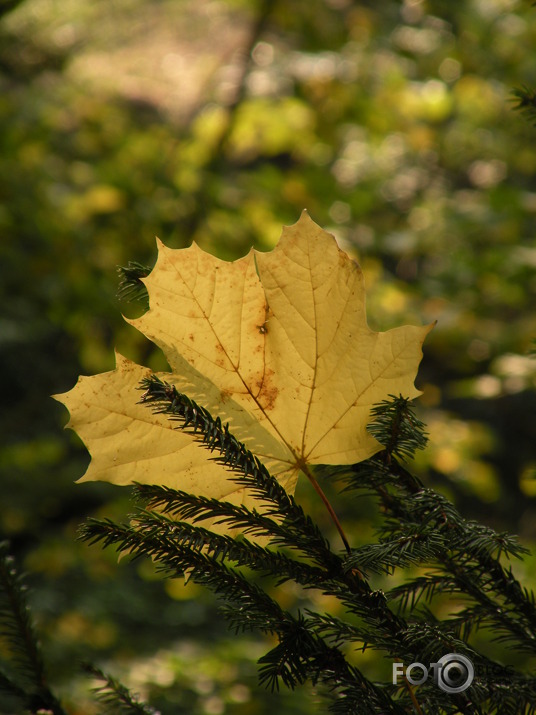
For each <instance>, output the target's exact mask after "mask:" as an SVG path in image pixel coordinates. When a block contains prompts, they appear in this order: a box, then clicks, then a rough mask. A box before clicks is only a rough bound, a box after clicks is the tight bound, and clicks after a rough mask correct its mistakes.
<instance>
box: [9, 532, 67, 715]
mask: <svg viewBox="0 0 536 715" xmlns="http://www.w3.org/2000/svg"><path fill="white" fill-rule="evenodd" d="M25 590H26V587H25V585H24V583H23V580H22V578H21V576H20V575H19V574H18V572H17V570H16V568H15V566H14V561H13V558H12V557H11V556H10V555H9V553H8V544H7V542H5V541H4V542H2V543H0V708H1V710H0V712H13V713H15V712H22V710H23V709H24V710H26V711H28V712H31V713H37V712H38V711H46V712H47V713H52V715H64V711H63V709H62V707H61V705H60V703H59V701H58V700H57V699H56V697H55V696H54V695H53V693H52V692H51V690H50V688H49V686H48V683H47V679H46V676H45V671H44V666H43V659H42V656H41V652H40V648H39V644H38V641H37V636H36V634H35V631H34V627H33V624H32V619H31V616H30V611H29V609H28V606H27V604H26V599H25V596H24V592H25ZM7 707H9V708H10V710H4V708H7Z"/></svg>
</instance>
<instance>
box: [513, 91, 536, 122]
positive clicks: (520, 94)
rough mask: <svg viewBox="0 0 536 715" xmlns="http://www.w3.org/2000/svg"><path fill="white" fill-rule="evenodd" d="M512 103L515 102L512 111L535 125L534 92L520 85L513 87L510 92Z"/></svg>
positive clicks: (535, 104)
mask: <svg viewBox="0 0 536 715" xmlns="http://www.w3.org/2000/svg"><path fill="white" fill-rule="evenodd" d="M511 94H512V98H511V101H512V102H517V104H516V105H515V106H514V109H515V110H516V111H518V112H521V113H522V114H524V115H525V116H526V118H527V119H528V120H529V121H530V122H531V123H532V124H533V126H534V125H536V90H534V89H532V88H531V87H528V86H527V85H521V86H520V87H515V88H514V89H513V90H512V92H511Z"/></svg>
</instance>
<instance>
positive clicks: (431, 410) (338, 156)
mask: <svg viewBox="0 0 536 715" xmlns="http://www.w3.org/2000/svg"><path fill="white" fill-rule="evenodd" d="M0 12H2V13H3V15H2V16H1V18H0V90H1V91H0V97H1V100H0V155H1V156H2V161H1V162H0V275H1V279H2V281H1V284H2V287H3V304H2V321H1V323H0V359H1V363H2V370H1V373H0V375H1V377H0V380H1V383H0V391H1V394H2V404H3V406H4V410H3V411H2V416H1V418H0V419H1V422H0V428H1V429H0V434H1V435H2V447H1V451H0V470H1V473H0V480H1V487H2V499H1V505H0V530H1V532H2V535H3V536H7V537H8V538H10V539H11V540H12V543H13V544H14V547H15V550H16V551H17V553H18V554H19V555H20V556H21V558H22V559H23V560H24V564H25V567H26V568H27V569H28V570H30V571H32V572H33V573H34V574H35V575H34V576H33V581H34V583H35V584H36V585H38V586H39V589H40V598H39V603H38V604H37V608H38V613H39V618H40V622H41V624H42V626H43V629H44V631H43V632H44V636H45V640H46V641H47V643H48V648H49V650H50V651H51V652H50V655H51V656H52V658H53V663H54V664H55V667H56V677H57V678H58V679H59V680H60V681H62V682H63V687H64V689H65V690H66V691H67V692H71V691H72V692H74V691H75V690H76V687H78V686H77V684H76V679H73V675H72V667H71V662H72V659H73V653H75V652H76V651H77V649H79V650H81V651H84V652H85V656H86V658H87V657H88V655H91V653H89V654H88V652H87V651H88V650H91V649H93V650H94V651H95V652H96V653H97V654H99V655H101V656H103V655H108V656H110V657H113V658H114V659H117V658H118V653H120V654H121V656H122V657H124V659H125V664H126V665H125V668H126V669H127V670H130V672H131V673H132V669H133V668H134V666H133V662H134V660H136V659H134V660H133V652H134V651H135V649H137V648H139V643H140V638H141V640H142V641H143V642H144V643H145V644H146V649H147V653H150V652H151V650H152V648H153V645H154V642H157V641H158V637H159V636H160V635H163V634H164V633H166V632H168V629H169V624H170V623H173V624H177V623H180V624H182V625H181V627H182V628H184V629H186V632H187V631H188V623H191V622H193V620H195V618H197V619H198V620H199V622H200V623H201V624H204V625H205V626H206V632H207V634H209V633H210V634H211V638H213V634H214V633H219V632H224V627H222V626H221V625H220V624H219V623H218V622H217V620H216V618H215V615H214V610H213V605H212V602H211V600H210V598H209V597H208V595H202V594H201V593H200V592H195V591H192V592H188V591H185V590H184V589H183V588H182V586H181V587H180V589H179V588H177V590H176V591H174V592H173V593H172V595H173V596H174V597H177V595H178V596H179V597H180V598H184V597H185V596H186V595H191V596H192V600H188V599H186V600H185V601H181V602H178V601H170V600H169V599H168V598H167V597H166V595H165V594H164V593H163V587H162V586H161V584H160V582H159V581H155V580H152V579H153V576H152V575H151V573H150V567H148V566H147V565H145V566H136V565H134V566H133V567H131V566H129V567H126V566H124V567H123V566H122V567H121V569H119V571H120V572H121V574H122V575H121V579H124V581H122V580H120V579H119V575H118V569H117V565H116V563H115V560H114V558H113V556H111V555H108V554H106V553H105V554H101V553H100V551H98V550H96V549H95V550H94V551H93V550H91V549H88V548H87V547H86V546H81V545H79V544H76V542H75V532H76V527H77V525H78V524H79V523H80V521H82V520H83V518H84V517H85V516H87V514H88V513H90V512H92V513H98V511H99V509H100V508H101V505H102V504H104V503H106V504H107V505H108V506H107V507H106V515H107V516H111V517H113V516H114V515H115V513H116V514H117V515H122V514H123V513H124V512H125V511H127V510H128V508H129V506H128V504H126V503H125V499H126V497H125V496H124V495H123V494H120V495H117V492H116V491H114V490H113V488H112V487H109V486H108V485H99V484H94V485H84V486H83V487H82V486H80V487H73V484H72V482H73V481H74V480H75V479H76V478H77V477H78V476H79V475H80V474H81V473H82V472H83V471H84V466H85V464H86V460H87V455H86V454H85V451H84V450H83V449H82V448H81V446H80V445H79V443H78V442H77V441H76V440H75V438H73V437H72V436H70V435H69V434H68V433H64V432H63V431H62V430H61V424H62V420H64V419H65V418H64V416H63V412H62V409H61V408H60V407H59V406H56V405H54V403H53V402H52V401H49V400H48V397H47V396H48V395H49V394H52V393H55V392H61V391H63V390H66V389H68V388H69V387H70V386H72V384H73V383H74V381H75V379H76V376H77V375H78V374H79V373H83V374H94V373H97V372H100V371H103V370H107V369H111V368H112V367H113V365H112V359H113V358H112V353H113V351H112V347H113V346H114V345H118V347H119V349H120V350H121V352H124V353H125V354H127V355H128V356H129V357H130V358H132V359H134V360H136V361H138V362H141V363H144V364H149V365H150V366H151V367H154V368H155V369H162V368H163V367H164V365H163V364H162V362H161V358H160V357H159V356H158V355H156V354H153V353H152V352H151V349H150V346H148V345H147V344H146V343H145V342H142V341H141V340H140V338H139V337H138V335H137V334H136V331H133V330H132V329H130V328H129V327H128V326H126V325H124V323H123V321H122V320H121V318H120V315H119V313H120V310H124V311H125V312H127V313H128V315H129V316H133V315H134V311H135V310H136V308H133V307H132V306H129V305H119V304H118V303H117V301H116V298H115V291H116V279H115V274H114V271H115V266H116V265H117V264H126V263H127V262H128V261H129V260H137V261H140V262H141V263H144V264H147V265H151V264H152V263H153V262H154V260H155V257H156V254H155V249H154V235H155V234H157V235H159V236H160V238H162V239H163V240H164V241H165V242H166V243H167V244H168V245H172V246H174V247H182V246H186V245H188V244H189V242H190V240H191V239H192V238H195V239H196V240H197V241H198V242H199V243H200V244H201V245H202V247H203V248H205V249H206V250H211V251H214V252H216V253H217V254H218V255H220V256H221V257H222V258H235V257H238V256H240V255H243V254H244V253H245V252H246V251H247V250H248V249H249V247H250V246H251V245H252V244H253V245H255V246H256V247H258V248H260V249H266V248H270V247H272V246H273V245H274V243H275V242H276V241H277V238H278V236H279V232H280V226H281V224H285V223H286V224H290V223H293V222H294V221H295V220H296V219H297V217H298V216H299V214H300V212H301V210H302V209H303V208H304V207H307V208H308V210H309V212H310V214H311V216H312V217H313V218H314V219H315V221H317V222H318V223H319V224H321V225H323V226H326V228H329V229H330V230H332V231H333V232H334V233H335V234H336V236H337V238H338V240H340V241H341V243H342V245H343V247H344V248H345V249H351V248H352V247H355V250H356V251H357V254H358V255H359V258H360V262H361V263H362V265H363V268H364V271H365V275H366V277H367V289H368V296H369V300H368V314H369V316H370V318H369V319H370V322H371V327H372V328H373V329H375V330H385V329H387V328H390V327H392V326H393V325H396V324H400V323H401V322H402V323H405V322H409V323H420V322H430V321H431V320H434V319H438V325H437V327H436V328H435V330H434V331H433V333H432V334H431V335H430V336H429V338H428V340H427V350H426V356H425V363H424V364H423V368H422V371H421V378H420V384H419V387H420V388H421V389H423V390H424V395H423V398H422V400H421V411H422V414H420V416H421V418H422V419H423V420H424V421H425V422H426V424H427V427H428V430H429V432H430V433H431V434H430V436H431V439H430V445H429V447H428V448H427V450H426V451H425V452H423V453H422V454H419V468H420V471H421V473H422V475H423V478H426V479H427V480H429V482H430V484H431V485H432V486H434V487H436V488H440V489H442V490H443V491H444V492H445V493H446V494H447V495H448V496H451V497H453V498H454V499H455V501H456V504H457V506H458V508H459V509H460V510H461V511H462V512H463V513H464V515H466V516H467V517H468V518H473V517H474V518H478V519H479V520H481V521H483V522H484V523H490V524H492V525H494V526H497V527H499V528H508V529H511V530H513V531H517V532H519V533H521V536H522V538H523V540H524V542H525V543H529V544H530V543H531V542H532V541H533V540H534V532H533V529H534V527H533V526H532V524H533V523H534V519H533V513H534V494H535V492H536V489H535V487H534V484H535V482H534V477H533V474H534V450H533V447H532V445H533V444H534V438H535V434H534V429H535V427H534V419H533V415H534V409H535V406H536V400H535V398H534V364H533V360H532V359H531V358H529V357H528V356H527V351H528V350H529V348H530V345H531V342H532V340H533V338H534V335H535V333H536V329H535V328H536V318H535V315H534V304H535V300H534V299H535V292H536V274H535V267H536V241H535V238H534V214H535V212H536V190H535V188H534V172H535V170H536V149H535V143H534V129H533V128H532V126H531V125H530V123H528V122H526V121H525V120H524V119H523V117H522V116H521V115H520V114H518V113H515V112H514V111H513V104H512V103H511V102H510V101H509V99H510V93H511V90H512V89H513V88H514V87H515V86H519V85H522V84H529V85H530V83H531V82H532V81H533V77H534V60H533V47H534V39H535V34H536V15H535V14H534V13H535V10H534V9H533V8H532V7H531V4H530V3H528V2H521V0H519V1H517V2H516V1H515V0H494V2H490V1H489V0H486V2H480V1H477V0H474V1H473V0H471V1H469V0H465V1H463V2H457V3H447V2H441V1H439V0H435V1H434V0H430V1H429V2H413V1H411V2H398V1H397V2H395V1H394V0H393V1H392V2H391V1H387V2H383V3H381V4H378V3H369V2H362V3H353V2H350V1H349V0H330V1H329V2H321V1H320V0H315V2H305V0H303V1H299V0H293V1H292V2H286V3H276V2H269V1H268V0H266V1H265V2H260V1H259V2H258V3H255V2H253V1H252V0H233V1H231V0H229V1H227V2H214V1H213V2H208V1H207V2H202V3H199V2H196V3H189V2H184V3H180V4H177V3H176V2H171V0H160V1H159V2H156V0H152V1H151V2H141V0H129V1H128V2H127V1H126V0H125V2H116V3H114V4H113V5H112V4H110V3H106V2H101V1H100V0H96V1H95V2H92V3H90V4H88V3H85V2H82V0H71V1H70V2H65V3H62V4H61V5H60V6H58V5H57V4H51V3H48V2H46V1H45V0H23V2H20V3H18V5H16V4H15V3H7V4H6V3H3V4H0ZM138 310H141V308H139V309H138ZM305 492H306V490H304V492H303V493H302V495H301V496H302V498H304V499H305V498H306V494H305ZM298 496H299V497H300V494H298ZM335 499H336V497H335ZM111 500H115V501H114V504H115V506H113V507H110V506H109V504H110V501H111ZM364 511H365V510H364ZM110 512H114V513H110ZM343 512H344V510H343ZM341 516H342V518H344V513H343V514H342V515H341ZM364 517H365V515H364V514H363V520H362V522H361V523H360V526H359V528H360V533H361V534H364V535H365V538H366V531H367V528H368V529H370V531H372V529H373V525H372V524H370V525H369V526H368V527H367V526H366V524H367V521H366V520H365V518H364ZM354 518H355V516H354V512H352V519H354ZM319 519H320V520H321V519H322V516H321V515H319ZM136 568H138V569H139V571H140V572H141V575H142V578H141V579H140V575H139V573H137V571H136ZM524 568H526V569H527V570H528V571H530V570H531V562H530V561H526V562H525V566H524ZM88 583H90V584H91V588H88ZM133 594H135V595H133ZM294 597H295V594H290V595H289V598H294ZM147 599H149V600H150V601H151V602H152V603H154V604H155V612H156V611H158V615H159V618H156V615H155V616H154V619H153V620H151V621H150V622H149V623H147V621H146V620H145V619H146V618H147V613H146V603H147ZM158 599H161V600H160V601H159V600H158ZM158 603H162V604H163V605H162V608H159V607H158V605H157V604H158ZM185 604H186V605H185ZM95 624H98V626H95ZM134 632H136V634H137V637H136V638H133V634H134ZM49 636H50V638H49ZM52 636H54V638H52ZM218 642H220V641H218ZM244 642H246V641H244ZM221 643H222V644H223V645H221V646H219V645H218V648H220V647H221V648H222V651H221V652H224V653H227V652H229V653H230V652H231V651H232V653H233V658H234V659H235V660H233V662H234V663H235V665H236V670H235V674H234V675H233V674H231V675H229V680H228V681H225V679H223V680H222V678H223V676H221V673H220V672H219V671H218V668H217V667H216V665H215V663H216V662H218V659H219V661H221V657H220V656H218V659H215V660H214V659H213V655H212V653H211V652H209V651H206V652H204V655H199V656H198V657H199V660H200V662H202V663H203V667H202V668H201V670H203V672H204V673H208V674H209V675H208V676H207V677H206V678H205V679H204V680H203V682H202V683H198V685H197V686H196V687H197V690H196V689H195V688H194V689H192V686H191V682H192V680H191V678H190V679H188V678H186V679H185V687H186V689H187V690H188V689H189V690H188V693H189V695H188V698H190V699H188V698H186V699H185V700H184V702H187V703H188V707H189V708H190V710H189V712H195V708H197V710H198V711H199V712H209V711H211V708H212V712H216V710H217V708H218V707H221V703H222V702H223V703H224V705H225V707H227V708H228V711H229V712H231V713H234V712H237V713H240V712H244V711H245V710H244V709H245V708H246V707H252V706H251V696H250V697H249V700H247V698H246V693H245V691H244V690H242V691H240V690H233V688H234V687H235V685H236V683H235V681H234V678H235V677H236V678H237V679H238V682H239V684H240V683H242V685H243V686H244V687H246V688H247V687H249V686H248V685H244V682H249V683H250V684H253V683H254V682H255V668H254V666H250V665H249V664H248V663H249V660H248V653H247V652H246V651H247V649H248V648H250V649H251V650H254V649H255V647H256V646H255V643H254V642H252V643H251V644H250V645H245V646H244V650H243V651H240V652H238V653H237V650H233V649H240V646H239V645H238V644H237V643H238V642H233V643H231V644H227V645H225V642H224V641H221ZM181 647H185V646H184V642H182V643H181ZM196 647H197V646H196ZM66 649H67V650H66ZM69 649H71V650H70V651H69ZM214 650H215V651H216V650H217V648H215V649H214ZM261 650H262V649H261ZM177 652H182V651H180V648H178V650H177ZM112 654H113V655H112ZM137 655H139V653H138V654H137ZM162 657H163V656H162ZM136 658H137V656H136ZM140 658H141V660H143V656H140ZM147 658H148V660H147V661H145V663H146V665H147V663H148V662H152V663H154V661H151V660H150V659H149V656H147ZM163 658H164V657H163ZM164 660H165V658H164ZM171 660H172V656H171V654H170V655H169V658H168V660H166V661H165V662H166V666H165V667H164V666H163V665H161V666H159V667H157V666H154V670H153V671H151V673H152V674H151V675H150V676H143V677H142V676H140V682H142V684H143V688H147V689H149V690H153V691H159V692H160V691H164V690H165V688H164V686H162V685H159V684H158V682H157V681H158V677H157V675H155V673H160V674H161V673H162V672H164V671H165V672H166V673H168V678H171V677H172V676H171V675H169V673H170V672H171V673H175V675H173V677H178V676H177V675H176V671H177V669H175V670H174V669H173V668H168V665H169V662H170V661H171ZM179 660H180V659H179ZM185 662H188V658H186V659H185ZM136 663H137V664H139V660H136ZM211 664H212V665H211ZM181 667H182V668H183V669H184V668H185V667H186V666H185V665H184V662H183V663H182V665H181ZM371 667H373V665H371ZM147 668H149V666H147ZM159 668H160V669H159ZM149 670H150V668H149ZM136 672H139V671H136ZM248 674H249V675H248ZM242 676H243V677H244V678H245V680H240V678H242ZM226 677H227V676H226ZM248 677H249V678H250V681H248V680H247V678H248ZM151 678H152V680H151ZM162 679H163V680H165V678H163V676H162ZM136 682H137V681H136ZM196 682H197V681H196ZM147 683H150V684H149V685H147ZM229 693H231V694H232V693H234V695H230V694H229ZM237 693H238V694H237ZM240 693H242V695H240ZM235 696H236V698H238V700H236V698H235V700H234V701H233V700H232V698H233V697H235ZM73 697H74V696H73ZM162 698H164V696H162ZM240 698H246V700H244V701H243V702H242V704H241V703H240V702H238V701H239V700H240ZM153 702H155V700H154V698H153ZM255 702H256V701H255ZM292 702H293V705H292V706H290V705H289V706H288V707H289V708H290V707H292V708H299V707H300V706H299V705H298V704H296V703H297V700H296V698H294V699H293V700H292ZM233 703H234V704H233ZM256 707H257V709H258V712H263V710H262V708H266V710H265V711H266V712H270V707H272V708H273V705H272V706H270V705H269V704H262V703H261V702H259V703H258V704H256ZM285 707H287V706H285ZM304 707H305V706H304ZM307 707H308V708H309V709H308V710H304V711H307V712H310V705H308V706H307ZM233 708H234V710H233ZM240 708H242V710H240ZM285 712H292V710H290V709H287V710H285Z"/></svg>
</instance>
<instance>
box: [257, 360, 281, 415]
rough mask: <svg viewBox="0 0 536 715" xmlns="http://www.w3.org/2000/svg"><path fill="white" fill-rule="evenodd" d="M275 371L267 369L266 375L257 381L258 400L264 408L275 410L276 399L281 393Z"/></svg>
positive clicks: (265, 409)
mask: <svg viewBox="0 0 536 715" xmlns="http://www.w3.org/2000/svg"><path fill="white" fill-rule="evenodd" d="M274 374H275V373H274V371H273V370H270V369H266V370H265V372H264V376H263V377H262V379H261V380H259V382H258V383H257V386H258V388H259V392H258V393H257V402H258V404H259V406H260V407H261V409H262V410H264V411H269V410H273V409H274V406H275V401H276V399H277V396H278V395H279V388H278V387H277V384H276V382H275V381H274Z"/></svg>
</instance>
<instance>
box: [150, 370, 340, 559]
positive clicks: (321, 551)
mask: <svg viewBox="0 0 536 715" xmlns="http://www.w3.org/2000/svg"><path fill="white" fill-rule="evenodd" d="M141 389H143V390H144V394H143V396H142V399H141V402H144V403H147V404H149V405H152V406H153V408H154V411H155V412H158V413H162V414H166V415H169V417H170V419H172V420H178V421H179V423H180V427H181V429H184V430H189V431H191V432H192V433H193V434H194V435H197V437H198V439H199V441H200V442H201V443H202V444H203V446H205V447H206V448H207V449H208V450H209V451H210V452H212V453H215V456H214V457H213V458H214V459H216V460H217V461H218V462H220V463H221V464H223V465H224V466H225V467H227V468H228V469H229V470H230V471H231V472H232V476H231V479H232V480H233V481H234V482H235V483H236V484H237V485H239V486H241V487H244V488H246V489H247V490H248V492H249V493H250V494H251V495H252V496H254V497H255V498H257V499H258V500H259V502H260V503H261V504H263V507H264V508H263V514H266V515H268V516H274V515H281V514H284V515H285V524H284V526H282V525H280V526H277V525H276V523H275V520H272V521H270V522H266V526H267V527H268V528H269V529H271V531H272V535H273V537H274V543H279V544H285V545H288V546H291V547H292V546H293V547H295V548H299V549H301V550H303V551H305V552H306V553H307V554H308V555H309V556H310V557H311V558H313V559H314V560H315V561H317V563H322V564H324V565H325V564H329V565H330V566H333V565H334V562H333V556H334V555H333V554H332V552H331V549H330V545H329V542H328V541H327V539H326V538H325V537H324V535H323V534H322V532H321V531H320V529H319V528H318V526H317V525H316V524H315V523H314V522H313V521H312V519H311V518H310V517H309V516H307V515H306V514H305V513H304V511H303V509H302V508H301V507H300V506H299V505H298V504H297V503H296V500H295V499H294V498H293V497H292V496H291V495H290V494H288V493H287V492H286V490H285V489H284V488H283V487H282V486H281V484H279V482H278V481H277V480H276V479H275V478H274V477H272V476H271V474H270V473H269V472H268V470H267V469H266V467H265V466H264V465H263V464H262V462H261V461H260V460H259V459H258V458H257V457H256V456H255V455H253V454H252V453H251V452H250V451H249V450H248V449H247V448H246V447H245V445H244V444H242V443H241V442H240V441H239V440H237V439H236V437H235V436H234V435H233V434H232V433H231V432H230V431H229V425H228V424H226V425H222V423H221V420H220V418H219V417H216V418H214V417H212V415H211V414H210V413H209V412H208V410H206V409H205V408H204V407H201V406H200V405H198V404H197V403H195V402H194V401H193V400H191V399H190V398H189V397H187V396H186V395H184V394H182V393H180V392H178V391H177V389H176V388H175V387H174V386H173V385H170V384H168V383H166V382H164V381H162V380H160V378H158V377H157V376H156V375H151V376H150V377H148V378H145V379H144V380H142V382H141ZM142 489H144V488H143V487H142ZM146 493H147V492H146ZM170 493H171V492H168V494H170ZM205 503H206V502H205ZM211 504H212V506H213V507H214V508H215V509H218V508H219V507H218V504H222V502H218V501H217V500H212V501H211ZM193 508H195V507H193ZM181 516H182V518H191V516H192V515H191V514H186V513H185V512H184V511H183V512H182V513H181ZM229 523H232V522H229ZM237 526H238V525H237ZM238 528H241V527H239V526H238Z"/></svg>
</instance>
